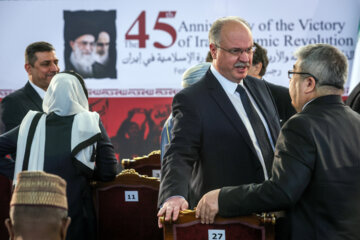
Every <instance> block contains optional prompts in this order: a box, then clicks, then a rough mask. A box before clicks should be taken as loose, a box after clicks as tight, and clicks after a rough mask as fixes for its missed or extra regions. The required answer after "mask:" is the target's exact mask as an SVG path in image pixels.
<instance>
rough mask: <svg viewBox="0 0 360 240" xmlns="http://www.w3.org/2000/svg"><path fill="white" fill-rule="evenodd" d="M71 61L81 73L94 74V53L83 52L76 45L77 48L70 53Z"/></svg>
mask: <svg viewBox="0 0 360 240" xmlns="http://www.w3.org/2000/svg"><path fill="white" fill-rule="evenodd" d="M70 62H71V63H72V65H73V66H74V67H75V70H76V71H77V72H78V73H79V74H80V75H84V76H86V75H92V74H93V71H92V65H93V63H94V62H95V59H94V54H90V55H87V54H83V53H82V52H81V50H80V49H79V48H77V47H75V50H74V51H72V53H71V55H70Z"/></svg>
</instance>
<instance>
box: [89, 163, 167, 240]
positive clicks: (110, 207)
mask: <svg viewBox="0 0 360 240" xmlns="http://www.w3.org/2000/svg"><path fill="white" fill-rule="evenodd" d="M159 183H160V182H159V179H157V178H153V177H147V176H143V175H139V174H138V173H137V172H135V170H134V169H126V170H123V171H122V172H121V173H120V174H118V175H117V176H116V179H115V180H114V181H112V182H94V183H93V184H92V186H93V190H94V191H93V193H94V204H95V210H96V215H97V228H98V231H97V234H98V239H110V240H111V239H133V240H137V239H139V240H140V239H163V237H162V230H160V229H159V228H158V226H157V198H158V191H159Z"/></svg>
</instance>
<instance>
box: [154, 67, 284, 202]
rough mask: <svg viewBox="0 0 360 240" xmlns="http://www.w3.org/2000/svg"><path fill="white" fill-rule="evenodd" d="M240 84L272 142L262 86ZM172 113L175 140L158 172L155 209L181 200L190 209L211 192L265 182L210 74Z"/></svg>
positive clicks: (274, 122)
mask: <svg viewBox="0 0 360 240" xmlns="http://www.w3.org/2000/svg"><path fill="white" fill-rule="evenodd" d="M244 84H245V85H246V87H247V88H248V90H249V91H250V92H251V94H252V96H253V97H254V99H255V100H256V102H257V104H258V106H259V108H260V109H261V111H262V113H263V115H264V117H265V118H266V121H267V123H268V125H269V129H270V131H271V134H272V138H273V141H274V142H276V139H277V136H278V132H279V128H280V125H279V118H278V115H277V111H276V108H275V105H274V103H273V99H272V97H271V95H270V92H269V90H268V88H267V86H266V84H265V82H264V81H262V80H259V79H256V78H252V77H246V78H245V79H244ZM172 107H173V111H172V115H173V117H174V127H173V130H172V134H173V138H172V140H171V143H170V144H169V145H167V147H168V149H167V151H166V153H165V156H164V160H163V165H162V168H161V176H162V177H161V183H160V191H159V201H158V202H159V204H162V203H163V202H164V201H165V200H166V199H167V198H168V197H170V196H174V195H180V196H183V197H185V198H186V199H187V200H188V202H189V204H190V208H192V207H194V206H196V204H197V202H198V201H199V200H200V198H201V196H202V195H203V194H205V193H207V192H208V191H210V190H213V189H215V188H220V187H222V186H227V185H238V184H243V183H251V182H262V181H264V174H263V169H262V166H261V163H260V161H259V159H258V157H257V155H256V152H255V150H254V147H253V144H252V142H251V139H250V137H249V135H248V132H247V130H246V128H245V126H244V124H243V123H242V121H241V119H240V117H239V115H238V113H237V112H236V110H235V108H234V106H233V104H232V103H231V101H230V99H229V97H228V96H227V94H226V93H225V91H224V89H223V88H222V86H221V85H220V83H219V82H218V80H217V79H216V78H215V76H214V75H213V74H212V73H211V71H210V70H208V72H207V73H206V74H205V76H204V77H203V78H202V79H201V80H200V81H199V82H197V83H196V84H194V85H192V86H190V87H188V88H185V89H183V90H182V91H180V92H179V93H178V94H176V96H175V97H174V99H173V105H172ZM270 166H271V165H270ZM268 170H270V169H268ZM268 172H269V171H268ZM189 183H190V186H189Z"/></svg>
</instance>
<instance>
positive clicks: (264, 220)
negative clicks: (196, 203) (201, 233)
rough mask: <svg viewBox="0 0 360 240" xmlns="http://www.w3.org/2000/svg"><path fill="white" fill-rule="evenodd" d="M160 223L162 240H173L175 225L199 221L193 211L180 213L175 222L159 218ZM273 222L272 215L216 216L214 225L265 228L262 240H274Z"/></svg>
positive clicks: (274, 220)
mask: <svg viewBox="0 0 360 240" xmlns="http://www.w3.org/2000/svg"><path fill="white" fill-rule="evenodd" d="M160 221H161V223H163V233H164V240H174V239H175V238H174V233H175V231H176V230H175V227H176V225H192V223H193V224H197V223H200V219H198V218H196V217H195V211H194V210H184V211H180V213H179V217H178V219H177V221H175V222H172V221H170V222H165V220H164V217H161V218H160ZM275 222H276V218H275V217H274V215H269V214H262V215H261V216H259V215H250V216H242V217H232V218H223V217H220V216H216V217H215V220H214V224H227V223H228V224H230V223H242V224H244V225H248V226H249V225H250V226H253V227H255V228H257V227H259V228H260V227H265V234H264V236H263V239H265V240H274V239H275Z"/></svg>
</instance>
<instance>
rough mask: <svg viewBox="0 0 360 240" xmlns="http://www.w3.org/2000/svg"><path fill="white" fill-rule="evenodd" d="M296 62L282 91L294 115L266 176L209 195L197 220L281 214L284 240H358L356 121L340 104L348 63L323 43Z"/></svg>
mask: <svg viewBox="0 0 360 240" xmlns="http://www.w3.org/2000/svg"><path fill="white" fill-rule="evenodd" d="M295 56H296V57H297V61H296V63H295V65H294V66H293V69H292V70H291V71H289V78H290V88H289V91H290V96H291V99H292V104H293V106H294V108H295V109H296V111H297V112H298V114H296V115H294V116H293V117H292V118H290V119H289V120H288V121H287V122H286V123H285V125H284V126H283V127H282V129H281V132H280V135H279V139H278V141H277V143H276V148H275V158H274V164H273V170H272V177H271V178H270V179H269V180H267V181H265V182H263V183H261V184H247V185H239V186H229V187H222V188H220V189H216V190H213V191H210V192H208V193H207V194H205V195H204V196H203V198H202V199H201V200H200V201H199V204H198V205H197V209H196V215H197V217H201V219H202V221H205V222H212V221H213V219H214V217H215V215H216V214H219V215H221V216H226V217H230V216H239V215H248V214H251V213H258V212H263V211H276V210H280V209H286V210H287V212H288V216H289V218H290V224H291V228H290V229H291V239H294V240H296V239H324V240H325V239H326V240H327V239H359V236H360V207H359V202H360V168H359V165H360V155H359V146H360V138H359V135H360V115H359V114H358V113H356V112H355V111H353V110H352V109H351V108H350V107H348V106H345V105H344V103H343V102H342V99H341V95H342V93H343V88H344V83H345V80H346V79H347V73H348V63H347V59H346V57H345V55H344V54H343V53H342V52H341V51H340V50H338V49H337V48H335V47H333V46H331V45H327V44H313V45H308V46H305V47H302V48H300V49H299V50H298V51H297V52H296V53H295ZM209 203H210V204H209Z"/></svg>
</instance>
